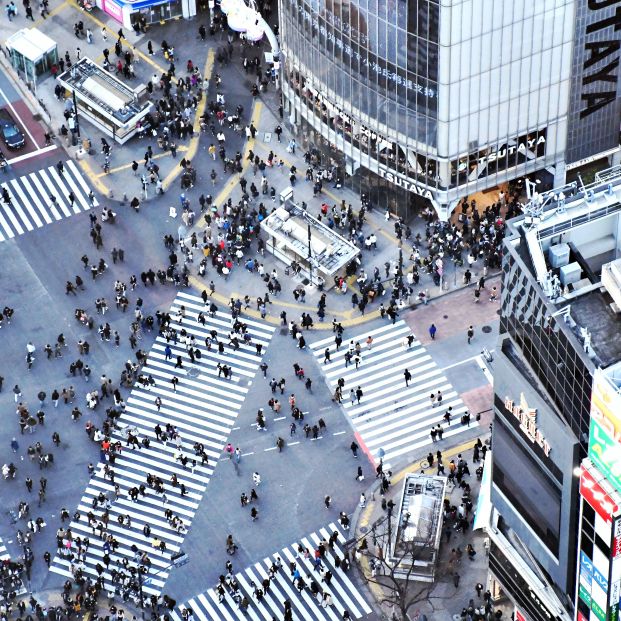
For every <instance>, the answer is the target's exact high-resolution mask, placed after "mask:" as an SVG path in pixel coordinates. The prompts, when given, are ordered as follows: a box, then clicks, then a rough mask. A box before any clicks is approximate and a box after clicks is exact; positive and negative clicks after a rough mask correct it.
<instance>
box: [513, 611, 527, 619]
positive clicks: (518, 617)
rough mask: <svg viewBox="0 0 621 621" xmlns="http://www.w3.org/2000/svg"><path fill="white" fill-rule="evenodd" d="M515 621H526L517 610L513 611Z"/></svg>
mask: <svg viewBox="0 0 621 621" xmlns="http://www.w3.org/2000/svg"><path fill="white" fill-rule="evenodd" d="M515 621H526V618H525V617H524V615H523V614H522V613H521V612H520V611H519V610H518V609H517V608H516V609H515Z"/></svg>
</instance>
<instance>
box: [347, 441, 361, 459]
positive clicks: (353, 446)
mask: <svg viewBox="0 0 621 621" xmlns="http://www.w3.org/2000/svg"><path fill="white" fill-rule="evenodd" d="M349 448H350V449H351V452H352V455H353V456H354V457H355V458H356V459H358V449H359V448H360V447H359V446H358V445H357V444H356V443H355V442H352V443H351V444H350V445H349Z"/></svg>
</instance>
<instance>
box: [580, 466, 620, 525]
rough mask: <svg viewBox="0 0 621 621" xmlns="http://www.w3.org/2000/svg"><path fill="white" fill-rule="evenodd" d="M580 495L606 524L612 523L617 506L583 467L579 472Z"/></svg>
mask: <svg viewBox="0 0 621 621" xmlns="http://www.w3.org/2000/svg"><path fill="white" fill-rule="evenodd" d="M580 495H581V496H582V497H583V498H584V499H585V500H586V501H587V502H588V503H589V505H591V507H593V509H594V510H595V511H596V512H597V514H598V515H599V516H600V517H601V518H602V519H603V520H604V521H605V522H606V523H607V524H610V523H611V522H612V516H613V515H614V514H615V513H616V512H617V510H618V506H617V504H616V503H615V502H614V501H613V500H612V498H611V497H610V495H609V494H608V493H607V492H606V491H605V490H604V488H603V487H602V486H601V485H600V484H599V483H598V482H597V481H596V480H595V478H594V477H593V475H592V474H591V473H590V472H589V471H588V470H587V469H586V468H585V467H584V466H582V469H581V472H580Z"/></svg>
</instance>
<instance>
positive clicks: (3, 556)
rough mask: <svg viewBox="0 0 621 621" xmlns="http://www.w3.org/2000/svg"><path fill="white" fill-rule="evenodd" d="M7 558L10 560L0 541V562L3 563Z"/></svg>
mask: <svg viewBox="0 0 621 621" xmlns="http://www.w3.org/2000/svg"><path fill="white" fill-rule="evenodd" d="M7 558H11V557H10V556H9V551H8V550H7V549H6V546H5V545H4V541H2V539H0V561H4V560H6V559H7Z"/></svg>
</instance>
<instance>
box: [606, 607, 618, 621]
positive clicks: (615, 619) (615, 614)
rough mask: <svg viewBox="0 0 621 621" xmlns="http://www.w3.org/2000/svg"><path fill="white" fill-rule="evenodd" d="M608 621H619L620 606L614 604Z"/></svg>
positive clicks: (609, 610)
mask: <svg viewBox="0 0 621 621" xmlns="http://www.w3.org/2000/svg"><path fill="white" fill-rule="evenodd" d="M608 621H619V604H618V603H617V604H614V605H613V606H611V607H610V608H609V609H608Z"/></svg>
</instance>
